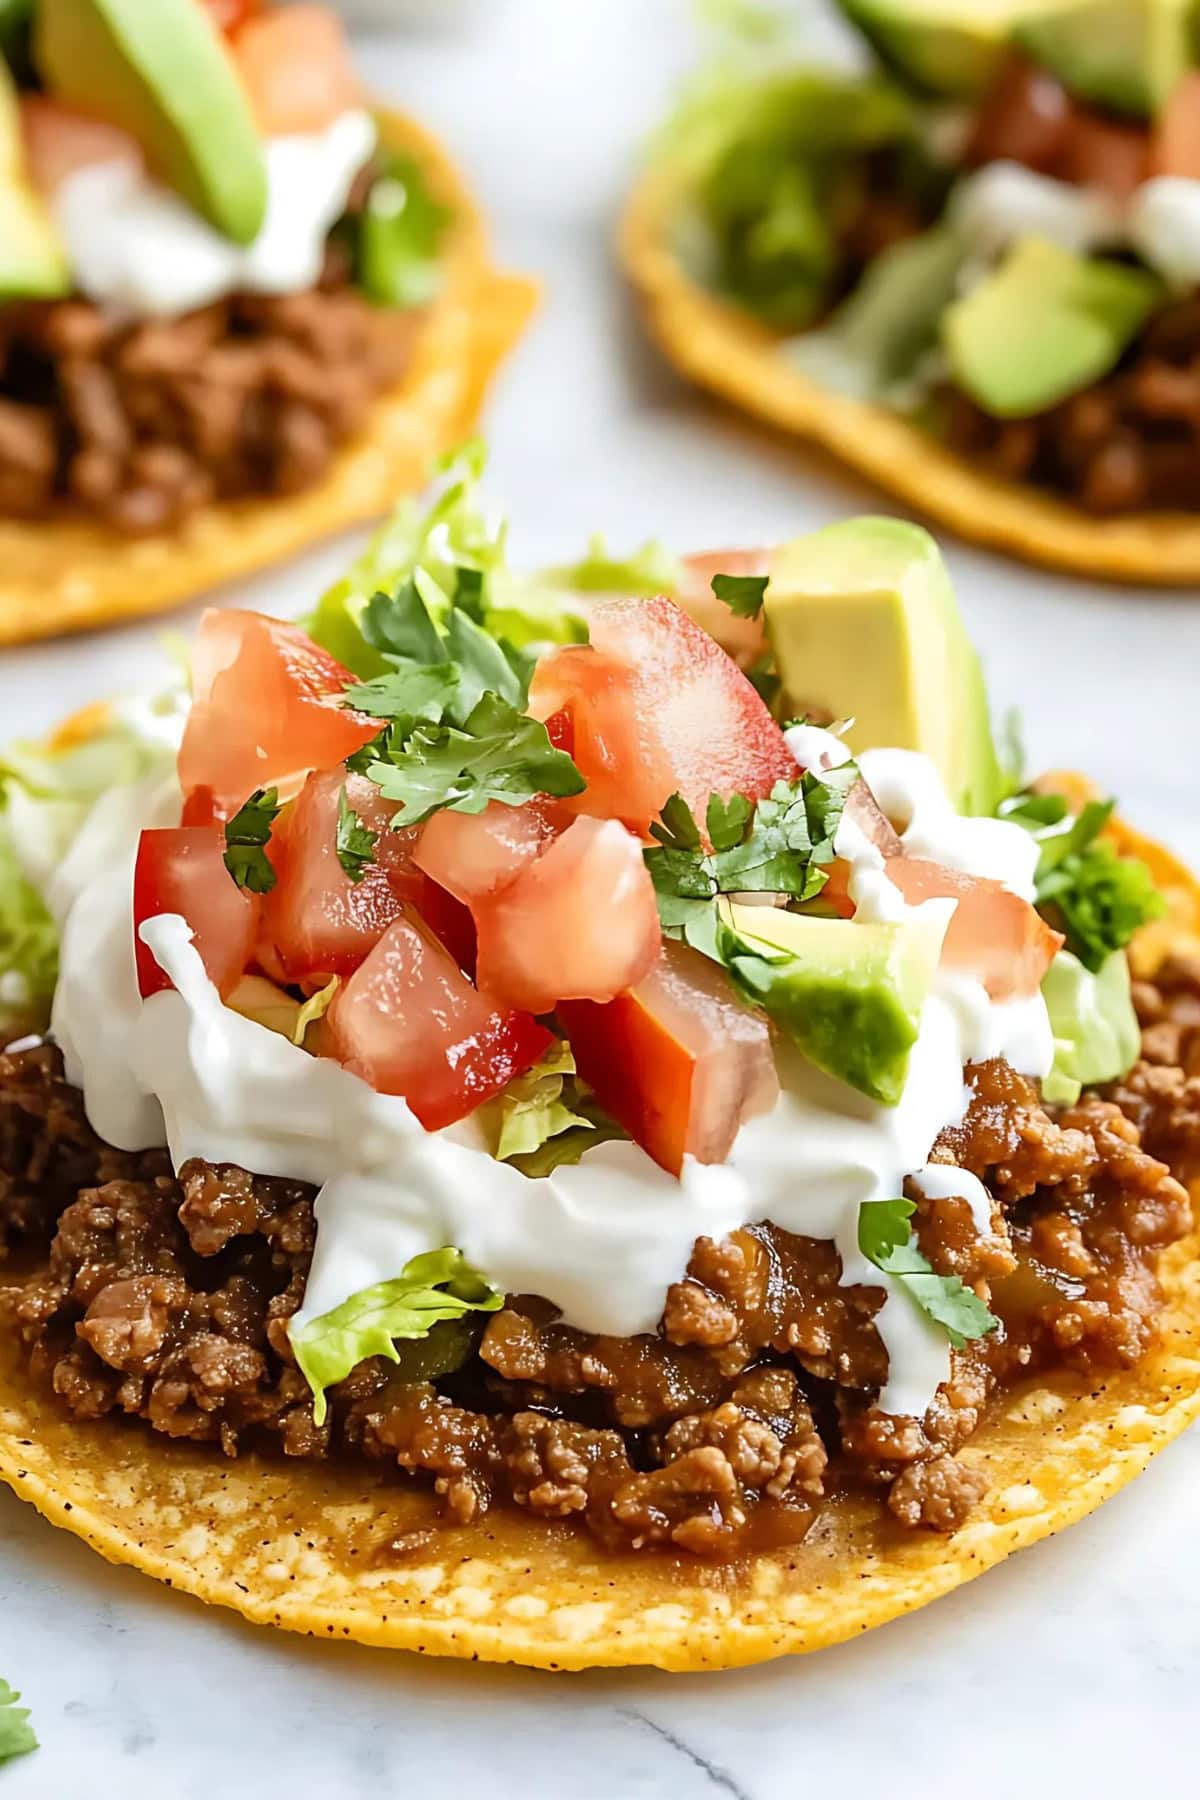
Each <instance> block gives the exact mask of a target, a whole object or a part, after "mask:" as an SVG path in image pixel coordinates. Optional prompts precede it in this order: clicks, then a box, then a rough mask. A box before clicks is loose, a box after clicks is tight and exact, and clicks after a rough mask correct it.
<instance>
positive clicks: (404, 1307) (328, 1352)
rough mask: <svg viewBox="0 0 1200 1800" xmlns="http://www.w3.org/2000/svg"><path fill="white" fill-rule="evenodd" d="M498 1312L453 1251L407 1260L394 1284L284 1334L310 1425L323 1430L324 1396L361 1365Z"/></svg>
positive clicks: (493, 1297) (365, 1292)
mask: <svg viewBox="0 0 1200 1800" xmlns="http://www.w3.org/2000/svg"><path fill="white" fill-rule="evenodd" d="M503 1304H504V1295H503V1294H502V1293H500V1291H499V1290H498V1289H497V1288H494V1287H493V1286H492V1284H491V1283H490V1282H489V1281H488V1280H487V1278H486V1276H484V1275H481V1274H480V1273H479V1271H478V1270H477V1269H473V1268H472V1267H471V1265H470V1263H469V1262H468V1261H467V1260H466V1258H465V1257H464V1256H463V1254H462V1252H461V1251H459V1250H454V1249H449V1248H448V1249H445V1250H430V1251H428V1252H427V1253H426V1254H425V1255H423V1256H414V1257H413V1259H412V1261H411V1262H409V1263H408V1264H407V1265H406V1267H405V1269H404V1273H403V1274H402V1275H398V1276H397V1277H396V1278H395V1280H393V1281H380V1282H377V1283H376V1285H375V1286H374V1287H369V1288H363V1289H362V1291H361V1292H360V1293H357V1294H352V1295H351V1297H350V1299H349V1300H344V1301H343V1302H342V1304H341V1305H340V1306H337V1307H335V1308H334V1310H333V1311H332V1312H328V1313H325V1314H323V1315H322V1317H321V1318H319V1319H311V1320H309V1322H308V1324H306V1325H305V1326H303V1327H302V1328H300V1329H295V1328H289V1333H288V1335H289V1337H290V1338H291V1343H292V1349H293V1351H294V1352H295V1356H296V1361H297V1363H298V1364H299V1366H300V1369H301V1371H302V1373H303V1375H304V1379H305V1380H306V1381H307V1382H308V1385H309V1387H310V1388H311V1389H312V1391H313V1417H314V1419H315V1420H316V1422H317V1424H318V1425H323V1424H324V1423H325V1417H326V1413H327V1410H328V1408H327V1403H326V1399H325V1394H326V1390H327V1389H328V1388H331V1387H335V1386H336V1385H337V1383H338V1382H339V1381H344V1380H345V1379H346V1376H347V1375H349V1373H350V1371H351V1369H356V1368H357V1367H358V1365H359V1363H361V1362H365V1361H366V1359H367V1357H369V1356H386V1357H387V1359H388V1361H389V1362H394V1363H397V1362H399V1361H400V1353H399V1351H398V1350H397V1348H396V1340H397V1339H401V1340H403V1339H415V1338H424V1337H427V1336H428V1334H429V1332H430V1331H431V1329H432V1328H433V1327H434V1326H435V1325H437V1324H439V1323H440V1322H442V1321H443V1320H450V1319H461V1318H462V1317H463V1316H464V1314H466V1313H472V1312H497V1311H498V1310H499V1308H500V1307H501V1306H502V1305H503Z"/></svg>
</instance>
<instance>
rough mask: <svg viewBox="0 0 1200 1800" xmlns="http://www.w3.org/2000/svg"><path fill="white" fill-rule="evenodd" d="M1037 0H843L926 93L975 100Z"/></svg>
mask: <svg viewBox="0 0 1200 1800" xmlns="http://www.w3.org/2000/svg"><path fill="white" fill-rule="evenodd" d="M1036 4H1037V0H839V5H840V6H841V9H842V11H843V12H844V13H845V15H846V17H847V18H848V19H849V20H850V23H851V24H852V25H854V26H856V27H857V29H858V30H859V31H861V32H862V34H863V36H864V37H865V38H867V39H868V40H869V42H870V43H871V45H872V47H873V49H874V50H875V52H876V54H877V55H878V56H879V57H880V59H881V60H882V61H883V62H884V63H886V64H887V65H888V66H889V67H890V68H892V69H894V70H895V71H896V73H897V74H899V75H901V76H903V77H904V78H905V79H906V80H908V81H910V82H912V83H913V84H915V86H917V87H919V88H922V89H923V90H924V91H925V92H927V93H931V94H942V95H946V96H948V97H951V98H956V99H958V98H963V99H970V98H972V97H973V96H974V95H976V94H979V93H981V92H982V91H983V89H984V88H985V87H986V86H987V84H988V82H989V81H990V80H991V78H992V75H993V74H994V72H995V69H996V66H997V64H998V63H999V61H1000V58H1001V57H1002V56H1003V54H1004V51H1005V49H1006V48H1007V46H1008V43H1009V40H1010V38H1011V35H1012V30H1013V27H1014V25H1015V24H1016V22H1017V21H1018V20H1019V19H1020V18H1022V17H1023V16H1024V14H1026V13H1028V12H1029V11H1031V10H1032V8H1033V6H1034V5H1036ZM1043 4H1044V0H1043Z"/></svg>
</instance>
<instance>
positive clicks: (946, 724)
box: [766, 518, 1002, 813]
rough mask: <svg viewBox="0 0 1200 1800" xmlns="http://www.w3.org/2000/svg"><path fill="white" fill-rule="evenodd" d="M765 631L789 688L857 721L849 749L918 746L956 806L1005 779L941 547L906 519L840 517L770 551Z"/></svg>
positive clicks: (807, 702) (808, 702) (987, 799)
mask: <svg viewBox="0 0 1200 1800" xmlns="http://www.w3.org/2000/svg"><path fill="white" fill-rule="evenodd" d="M766 619H767V631H768V633H769V635H770V639H771V644H772V646H773V648H774V651H775V657H776V661H777V663H778V666H779V673H780V676H781V678H782V682H783V687H784V690H785V692H786V693H787V694H788V695H789V696H790V698H791V699H792V701H793V702H795V704H796V705H798V706H817V707H822V708H825V709H827V710H828V711H829V712H830V713H832V714H833V715H834V716H835V717H837V716H846V717H850V718H852V719H853V721H854V723H853V725H852V727H851V728H850V730H849V732H848V733H847V740H846V741H847V742H848V743H849V745H850V747H851V749H852V750H854V751H859V750H867V749H871V748H872V747H875V748H879V747H883V746H892V747H894V748H899V749H902V750H922V751H924V752H925V754H926V755H927V756H929V757H930V758H932V760H933V761H934V762H935V763H936V764H937V766H938V768H939V769H940V770H941V772H942V776H943V778H944V780H945V783H946V789H947V792H948V793H949V795H950V798H951V799H952V800H953V802H954V804H955V805H956V806H957V807H958V809H959V810H960V812H966V813H991V812H993V811H994V810H995V808H996V805H997V803H998V801H999V800H1000V797H1001V792H1002V783H1001V777H1000V770H999V765H998V763H997V760H996V749H995V745H994V743H993V741H992V728H991V722H990V720H989V717H988V704H987V690H986V689H985V687H984V683H983V671H982V670H981V668H980V666H979V658H978V657H977V656H976V654H975V650H974V648H973V646H972V644H971V641H970V639H969V638H968V636H967V633H966V628H965V626H964V625H963V622H962V616H961V614H960V613H959V610H958V604H957V602H956V600H955V598H954V589H953V588H952V587H951V585H950V577H949V574H948V572H947V570H946V565H945V563H944V562H943V561H942V557H941V552H940V551H939V550H938V547H937V545H936V544H935V543H934V541H933V539H932V538H931V537H930V535H929V533H928V532H927V531H922V529H921V528H920V526H919V525H911V524H909V523H908V522H907V521H905V520H903V519H874V518H866V519H846V520H844V521H843V522H842V523H841V524H839V525H827V526H826V527H825V529H824V530H823V531H817V532H814V533H813V535H812V536H811V537H806V538H797V539H796V540H795V541H794V542H792V543H790V544H785V545H783V547H782V548H781V549H779V550H777V551H776V553H775V558H774V561H773V563H772V566H771V578H770V581H769V583H768V585H767V592H766Z"/></svg>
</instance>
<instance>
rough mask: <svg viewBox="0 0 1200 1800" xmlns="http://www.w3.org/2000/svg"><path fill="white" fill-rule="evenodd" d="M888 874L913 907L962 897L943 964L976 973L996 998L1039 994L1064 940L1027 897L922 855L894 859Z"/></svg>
mask: <svg viewBox="0 0 1200 1800" xmlns="http://www.w3.org/2000/svg"><path fill="white" fill-rule="evenodd" d="M887 872H888V875H889V877H890V878H891V880H892V881H894V882H895V884H896V886H897V887H898V888H899V889H900V892H901V893H902V894H903V895H904V898H905V899H906V900H907V901H908V902H909V904H910V905H913V906H916V905H918V904H919V903H920V902H921V901H922V900H935V899H953V900H957V901H958V905H957V907H956V908H955V909H954V917H953V918H952V919H951V921H950V927H949V930H948V931H947V933H946V939H945V943H944V944H943V946H942V963H943V966H944V967H947V968H952V969H959V970H961V971H962V973H963V974H964V975H974V976H975V977H976V978H977V979H978V980H979V981H981V982H982V983H983V985H984V987H985V988H986V989H987V991H988V993H989V994H990V995H991V997H992V999H993V1000H1020V999H1026V998H1028V997H1029V995H1031V994H1035V993H1036V992H1037V990H1038V988H1039V987H1040V986H1041V984H1042V977H1043V976H1044V975H1045V973H1046V970H1047V969H1048V968H1049V967H1050V964H1051V963H1052V962H1053V960H1054V957H1055V955H1056V953H1057V951H1058V950H1059V949H1060V948H1061V946H1062V942H1063V940H1062V937H1061V935H1060V934H1059V933H1058V932H1057V931H1051V929H1050V927H1049V925H1047V924H1046V922H1045V920H1044V919H1043V918H1042V917H1041V915H1040V913H1038V912H1036V911H1035V910H1034V908H1033V907H1032V906H1030V904H1029V902H1028V901H1027V900H1022V899H1021V897H1020V895H1019V894H1014V893H1011V892H1010V891H1009V889H1008V888H1006V887H1003V886H1002V885H1001V884H1000V882H998V881H991V880H989V879H988V878H987V877H986V876H983V875H967V874H964V873H963V872H962V871H961V870H959V869H947V868H943V867H942V865H941V864H940V863H935V862H927V861H925V859H924V858H922V857H914V856H894V857H890V858H889V859H888V862H887Z"/></svg>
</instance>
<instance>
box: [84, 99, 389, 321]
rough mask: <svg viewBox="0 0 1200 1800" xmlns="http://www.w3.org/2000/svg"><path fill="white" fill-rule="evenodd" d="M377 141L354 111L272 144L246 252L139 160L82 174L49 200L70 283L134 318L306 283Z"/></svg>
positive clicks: (313, 277) (316, 272)
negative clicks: (256, 224)
mask: <svg viewBox="0 0 1200 1800" xmlns="http://www.w3.org/2000/svg"><path fill="white" fill-rule="evenodd" d="M375 140H376V129H375V121H374V120H373V119H372V117H371V115H370V114H369V113H366V112H362V111H359V110H354V111H351V112H346V113H342V114H341V116H340V117H339V118H336V119H335V120H334V121H333V123H332V124H331V125H328V126H327V127H326V128H325V130H324V131H316V132H311V133H308V134H305V135H304V136H294V137H278V138H270V139H268V140H267V143H266V146H265V155H266V164H267V214H266V219H265V222H264V224H263V227H262V230H261V231H260V232H259V234H258V236H257V238H255V240H254V242H253V243H252V244H250V245H248V246H246V247H244V248H243V247H242V246H241V245H238V244H235V243H233V242H232V241H231V240H230V239H229V238H226V237H222V236H221V234H220V233H219V232H218V231H215V230H214V229H213V227H212V226H211V225H209V224H208V223H207V221H206V220H205V219H202V218H201V216H200V214H199V213H197V212H195V211H193V209H192V208H191V207H190V206H189V205H188V204H187V202H186V201H185V200H182V199H180V197H179V196H178V195H177V194H174V193H172V192H171V191H170V189H169V188H165V187H163V186H162V185H161V184H160V183H159V182H157V181H155V180H153V178H152V177H151V176H150V175H148V174H147V173H146V172H145V171H144V170H143V169H141V168H138V167H137V166H135V165H134V164H132V163H129V162H125V161H117V162H108V163H98V164H95V165H93V166H92V167H90V168H85V169H80V170H78V171H77V172H76V173H75V174H74V175H72V176H70V177H69V178H68V179H67V180H66V181H64V182H63V184H62V185H61V187H60V188H59V189H58V191H57V193H56V194H55V196H54V201H53V212H54V217H55V221H56V223H57V225H58V229H59V232H60V233H61V235H62V239H63V242H64V244H65V246H66V250H67V256H68V259H69V261H70V265H71V269H72V271H73V273H74V277H75V284H76V286H77V287H78V288H79V290H80V292H81V293H83V294H85V295H86V296H87V298H88V299H89V300H94V301H95V302H96V303H97V304H98V305H101V306H107V307H110V308H112V309H113V310H114V311H115V312H118V313H123V314H128V315H129V316H131V317H134V318H154V317H168V316H171V315H173V314H176V313H183V312H189V311H191V310H192V309H193V308H194V307H198V306H207V305H208V304H209V303H210V301H213V300H218V299H220V298H221V297H222V296H223V295H225V294H232V293H259V294H290V293H299V292H301V291H302V290H303V289H304V288H310V287H312V286H313V285H314V284H315V283H316V281H317V279H318V277H319V276H320V273H321V266H322V263H323V261H324V258H325V240H326V238H327V237H328V235H329V230H330V227H331V226H332V225H333V224H334V223H335V222H336V220H337V219H338V218H339V217H340V216H341V214H342V213H343V212H344V211H345V207H346V201H347V199H348V197H349V194H350V189H351V187H352V186H353V184H354V179H355V176H356V175H357V174H358V173H359V171H360V169H361V168H362V167H363V165H364V164H365V162H366V161H367V158H368V157H369V156H370V154H371V152H372V150H373V149H374V147H375Z"/></svg>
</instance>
